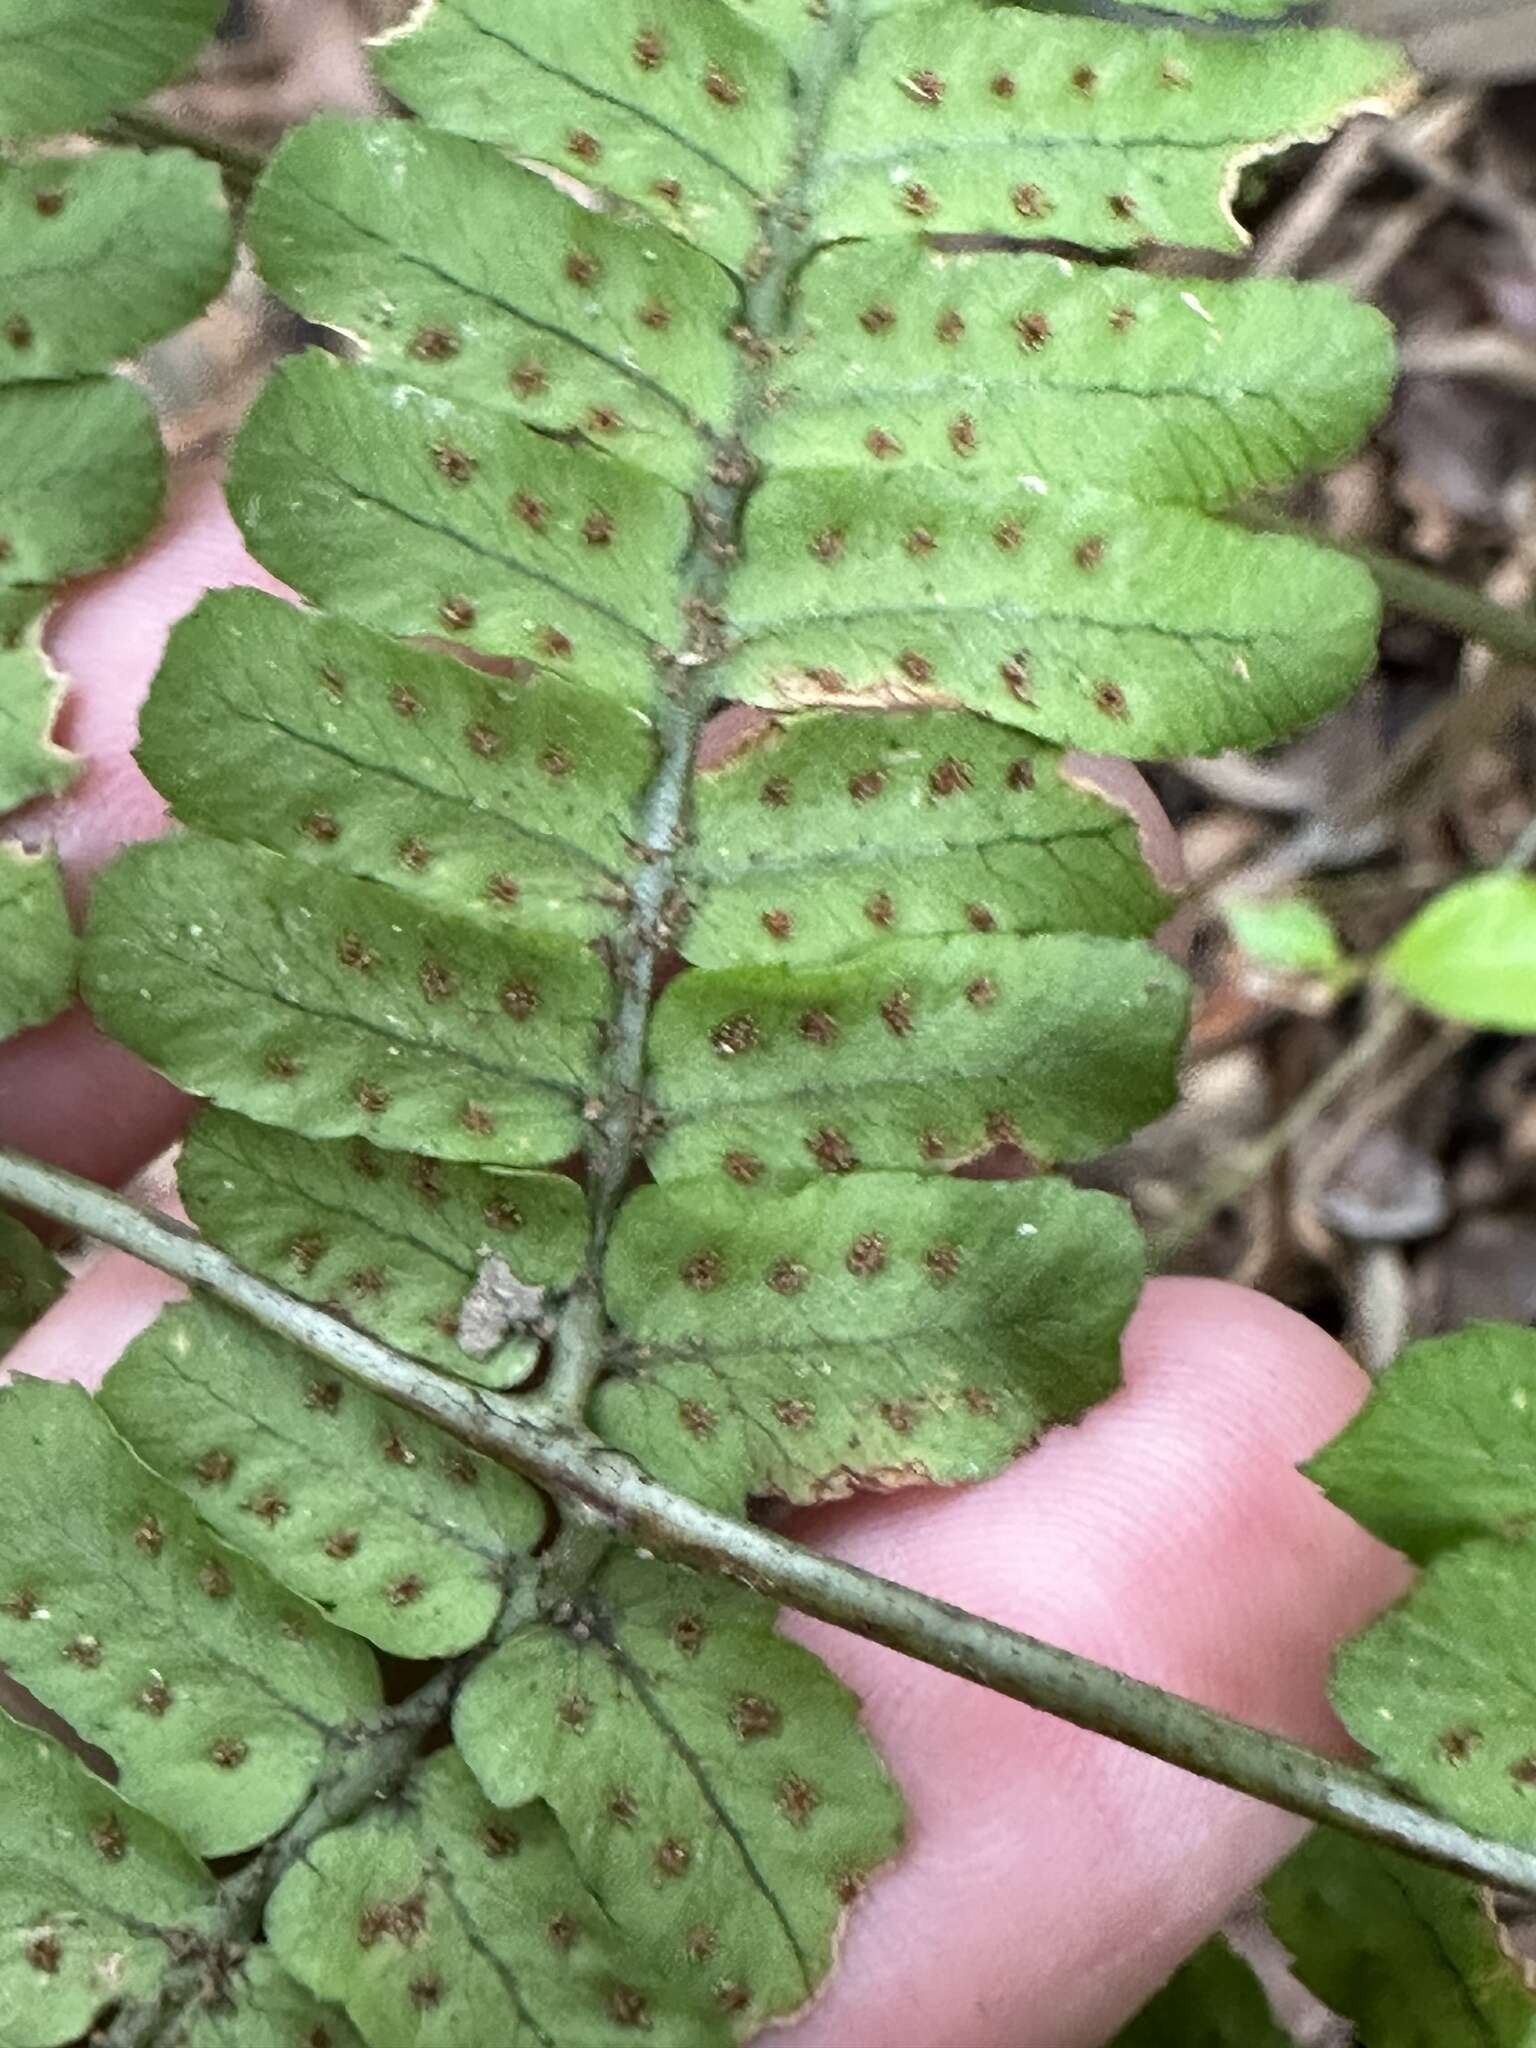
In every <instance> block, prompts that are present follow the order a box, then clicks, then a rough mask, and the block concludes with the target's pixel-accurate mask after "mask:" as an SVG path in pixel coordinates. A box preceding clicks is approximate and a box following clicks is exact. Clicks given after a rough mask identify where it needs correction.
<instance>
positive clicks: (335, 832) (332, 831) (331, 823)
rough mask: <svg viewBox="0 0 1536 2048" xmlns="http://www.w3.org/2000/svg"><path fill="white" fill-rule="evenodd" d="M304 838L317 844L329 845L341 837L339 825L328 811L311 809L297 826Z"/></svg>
mask: <svg viewBox="0 0 1536 2048" xmlns="http://www.w3.org/2000/svg"><path fill="white" fill-rule="evenodd" d="M299 830H300V831H301V832H302V833H303V834H304V835H305V837H306V838H309V839H313V840H314V841H315V843H316V845H318V846H331V845H334V844H335V842H336V841H337V840H338V839H339V838H340V837H341V827H340V826H339V825H338V824H337V822H336V820H335V819H334V818H333V817H332V816H331V814H330V812H329V811H311V812H310V814H309V816H308V817H307V818H305V819H304V821H303V822H302V824H301V825H300V826H299Z"/></svg>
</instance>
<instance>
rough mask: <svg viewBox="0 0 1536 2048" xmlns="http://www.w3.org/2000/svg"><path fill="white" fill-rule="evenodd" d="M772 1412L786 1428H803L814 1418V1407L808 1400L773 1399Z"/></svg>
mask: <svg viewBox="0 0 1536 2048" xmlns="http://www.w3.org/2000/svg"><path fill="white" fill-rule="evenodd" d="M773 1412H774V1414H775V1415H776V1416H777V1417H778V1418H779V1420H780V1422H782V1423H783V1425H784V1427H785V1428H786V1429H804V1428H805V1427H806V1425H807V1424H808V1423H809V1422H810V1421H811V1420H812V1419H813V1418H814V1416H815V1414H816V1410H815V1408H814V1407H813V1406H812V1404H811V1403H810V1402H809V1401H798V1400H789V1401H775V1402H774V1404H773Z"/></svg>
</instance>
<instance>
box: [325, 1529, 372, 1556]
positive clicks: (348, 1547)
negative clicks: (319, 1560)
mask: <svg viewBox="0 0 1536 2048" xmlns="http://www.w3.org/2000/svg"><path fill="white" fill-rule="evenodd" d="M362 1540H363V1539H362V1537H361V1536H360V1535H359V1534H358V1532H357V1531H356V1529H337V1530H335V1531H334V1532H333V1534H331V1535H329V1536H327V1537H326V1539H325V1541H324V1543H323V1544H321V1546H320V1547H321V1549H322V1550H323V1551H324V1552H325V1554H326V1556H327V1557H333V1558H335V1559H336V1561H337V1562H338V1563H344V1562H345V1561H346V1560H347V1559H348V1558H349V1557H356V1555H357V1546H358V1545H359V1543H361V1542H362Z"/></svg>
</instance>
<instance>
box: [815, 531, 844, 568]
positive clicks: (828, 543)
mask: <svg viewBox="0 0 1536 2048" xmlns="http://www.w3.org/2000/svg"><path fill="white" fill-rule="evenodd" d="M810 551H811V553H812V555H814V556H815V558H816V560H817V561H818V562H825V563H826V564H827V565H828V567H830V566H831V564H832V563H833V562H838V561H841V560H842V558H843V556H844V555H845V554H846V553H847V551H848V536H847V534H846V533H844V532H843V530H842V528H841V527H839V526H829V527H827V528H826V529H825V531H824V532H821V533H818V534H816V535H815V537H814V538H813V539H812V541H811V548H810Z"/></svg>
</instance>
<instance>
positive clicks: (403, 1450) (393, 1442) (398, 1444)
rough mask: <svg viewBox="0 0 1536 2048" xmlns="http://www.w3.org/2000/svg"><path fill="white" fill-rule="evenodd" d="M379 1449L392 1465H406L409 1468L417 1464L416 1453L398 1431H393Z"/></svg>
mask: <svg viewBox="0 0 1536 2048" xmlns="http://www.w3.org/2000/svg"><path fill="white" fill-rule="evenodd" d="M379 1448H380V1449H381V1450H382V1452H383V1453H384V1456H385V1458H386V1459H387V1460H388V1461H389V1463H390V1464H391V1465H405V1466H407V1467H409V1466H411V1465H414V1464H415V1463H416V1453H415V1452H414V1451H413V1450H412V1449H411V1447H410V1445H409V1444H408V1443H407V1442H406V1440H405V1438H404V1437H403V1436H402V1435H401V1434H400V1432H399V1430H398V1429H392V1430H391V1431H390V1432H389V1435H388V1436H387V1437H385V1439H384V1441H383V1443H382V1444H381V1445H380V1447H379Z"/></svg>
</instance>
